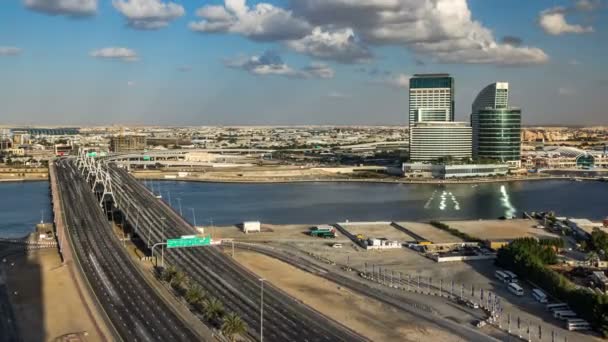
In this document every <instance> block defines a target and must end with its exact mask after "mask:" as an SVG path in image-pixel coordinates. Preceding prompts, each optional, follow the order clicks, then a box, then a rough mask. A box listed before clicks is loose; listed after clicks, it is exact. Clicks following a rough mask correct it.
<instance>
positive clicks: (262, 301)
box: [260, 278, 266, 342]
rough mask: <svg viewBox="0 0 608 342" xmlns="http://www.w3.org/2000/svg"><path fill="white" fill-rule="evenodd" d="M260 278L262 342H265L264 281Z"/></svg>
mask: <svg viewBox="0 0 608 342" xmlns="http://www.w3.org/2000/svg"><path fill="white" fill-rule="evenodd" d="M265 280H266V279H264V278H260V342H264V281H265Z"/></svg>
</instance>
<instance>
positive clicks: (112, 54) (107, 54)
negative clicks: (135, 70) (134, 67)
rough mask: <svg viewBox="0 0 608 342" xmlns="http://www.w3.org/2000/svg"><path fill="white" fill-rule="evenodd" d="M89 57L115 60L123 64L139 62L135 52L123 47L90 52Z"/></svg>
mask: <svg viewBox="0 0 608 342" xmlns="http://www.w3.org/2000/svg"><path fill="white" fill-rule="evenodd" d="M90 56H91V57H94V58H104V59H117V60H121V61H124V62H136V61H138V60H139V56H138V55H137V52H135V51H133V50H131V49H128V48H124V47H106V48H103V49H99V50H94V51H91V53H90Z"/></svg>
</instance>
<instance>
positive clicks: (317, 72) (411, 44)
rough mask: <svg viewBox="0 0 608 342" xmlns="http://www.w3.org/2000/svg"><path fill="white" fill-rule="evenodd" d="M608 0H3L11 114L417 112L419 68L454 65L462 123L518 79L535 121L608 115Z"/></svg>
mask: <svg viewBox="0 0 608 342" xmlns="http://www.w3.org/2000/svg"><path fill="white" fill-rule="evenodd" d="M607 6H608V4H607V2H606V1H603V0H577V1H574V0H564V1H545V0H535V1H525V0H511V1H498V0H469V1H466V0H369V1H352V0H323V1H320V0H293V1H290V0H283V1H267V2H259V1H246V2H245V1H244V0H227V1H226V2H224V1H190V0H187V1H177V0H176V1H175V2H168V1H161V0H115V1H114V2H112V1H107V0H5V1H3V2H2V4H1V5H0V9H1V10H0V75H2V77H1V78H0V103H2V106H0V124H77V125H85V124H175V125H184V124H189V125H216V124H226V125H234V124H243V125H245V124H263V125H286V124H292V125H295V124H339V125H351V124H379V125H382V124H386V125H400V124H403V125H406V122H407V91H408V90H407V87H406V86H407V80H408V77H409V76H411V75H413V74H415V73H425V72H448V73H451V74H452V75H453V76H454V77H455V78H456V87H457V88H456V92H457V94H456V99H457V103H456V112H457V119H458V120H465V119H466V118H467V117H468V114H469V110H470V105H471V102H472V101H473V99H474V97H475V95H476V93H477V92H478V91H479V90H480V89H482V88H483V86H485V85H487V84H489V83H492V82H494V81H507V82H510V83H511V89H512V91H511V93H512V96H511V104H512V105H517V106H521V107H522V108H523V110H524V116H525V122H526V123H528V124H537V123H538V124H586V125H591V124H604V125H606V124H608V113H607V112H606V109H605V108H606V106H605V104H604V103H605V101H604V98H605V96H606V94H608V71H607V70H608V68H606V66H605V60H606V57H607V56H608V51H607V50H608V44H606V42H608V27H607V26H608V24H607V23H606V13H607ZM387 18H390V20H389V19H387ZM505 37H510V38H507V39H504V38H505Z"/></svg>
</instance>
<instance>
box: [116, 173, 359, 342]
mask: <svg viewBox="0 0 608 342" xmlns="http://www.w3.org/2000/svg"><path fill="white" fill-rule="evenodd" d="M109 170H110V174H111V175H112V179H113V187H114V193H115V196H116V197H117V200H118V204H119V206H120V209H121V211H122V212H125V213H127V212H128V213H129V214H128V215H127V221H129V223H130V224H131V226H133V227H135V230H136V233H137V234H138V235H139V237H140V238H141V239H142V240H143V241H144V242H145V243H148V244H154V243H156V242H160V241H165V240H166V239H167V238H171V237H179V236H181V235H190V234H195V233H196V230H195V229H194V228H193V227H192V226H191V225H190V224H189V223H187V222H186V221H185V220H184V219H183V218H181V217H180V216H179V215H178V214H177V213H176V212H175V211H174V210H173V209H171V208H170V207H169V206H167V205H166V204H165V203H164V202H162V201H160V200H158V199H156V198H155V197H154V196H153V195H152V194H151V193H150V192H149V190H148V189H146V188H145V187H144V186H143V185H142V184H141V183H139V182H138V181H137V180H136V179H135V178H133V177H132V176H131V175H130V174H128V173H127V172H126V171H125V170H124V169H121V168H118V167H116V166H115V165H112V164H110V166H109ZM227 205H228V204H227ZM165 261H166V262H167V263H170V264H172V265H175V266H177V267H178V268H179V269H181V270H183V271H185V272H186V273H187V275H188V276H189V277H190V278H191V279H193V280H194V281H195V282H197V283H198V284H199V285H201V286H202V287H203V288H204V289H205V290H206V291H207V292H208V293H209V294H211V295H213V296H216V297H217V298H219V299H220V300H221V301H222V302H223V303H224V305H225V306H226V308H227V309H228V310H229V311H233V312H235V313H237V314H239V315H240V316H241V317H242V318H243V320H244V321H245V322H246V323H247V325H248V334H249V336H250V337H251V338H254V339H259V326H260V303H261V301H260V282H259V280H258V277H256V276H255V275H254V274H252V273H251V272H249V271H247V270H246V269H244V268H243V267H242V266H240V265H239V264H237V263H236V262H234V261H233V260H232V259H231V258H228V257H226V256H225V255H224V254H223V253H222V252H221V251H220V250H218V249H217V247H198V248H189V249H172V250H168V251H166V252H165ZM264 340H265V341H319V342H324V341H325V342H331V341H362V340H365V338H363V337H362V336H360V335H358V334H356V333H355V332H353V331H351V330H349V329H347V328H346V327H344V326H342V325H341V324H339V323H338V322H335V321H332V320H330V319H329V318H327V317H324V316H322V315H321V314H320V313H318V312H316V311H314V310H312V309H311V308H309V307H307V306H305V305H303V304H302V303H300V302H298V301H296V300H295V299H293V298H292V297H290V296H289V295H287V294H286V293H284V292H282V291H280V290H279V289H277V288H275V287H273V286H272V285H270V284H266V285H265V286H264Z"/></svg>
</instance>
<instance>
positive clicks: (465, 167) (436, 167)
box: [403, 163, 509, 179]
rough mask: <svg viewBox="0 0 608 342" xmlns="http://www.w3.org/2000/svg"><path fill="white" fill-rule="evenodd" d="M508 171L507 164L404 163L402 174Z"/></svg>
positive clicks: (443, 175)
mask: <svg viewBox="0 0 608 342" xmlns="http://www.w3.org/2000/svg"><path fill="white" fill-rule="evenodd" d="M508 172H509V165H508V164H462V165H446V164H425V163H404V164H403V174H404V176H406V177H424V178H431V177H432V178H440V179H449V178H464V177H490V176H505V175H507V173H508Z"/></svg>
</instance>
